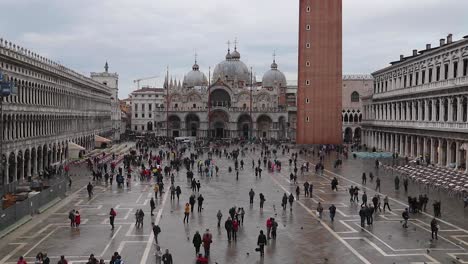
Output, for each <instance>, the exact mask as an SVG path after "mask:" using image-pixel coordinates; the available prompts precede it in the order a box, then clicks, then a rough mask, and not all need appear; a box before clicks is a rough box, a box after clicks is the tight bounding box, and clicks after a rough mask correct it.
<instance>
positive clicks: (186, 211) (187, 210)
mask: <svg viewBox="0 0 468 264" xmlns="http://www.w3.org/2000/svg"><path fill="white" fill-rule="evenodd" d="M189 215H190V204H189V203H186V204H185V207H184V220H183V223H185V220H187V224H188V221H189Z"/></svg>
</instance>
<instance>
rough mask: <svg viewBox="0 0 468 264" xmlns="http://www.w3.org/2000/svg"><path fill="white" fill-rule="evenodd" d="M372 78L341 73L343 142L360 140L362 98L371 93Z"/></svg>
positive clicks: (357, 141)
mask: <svg viewBox="0 0 468 264" xmlns="http://www.w3.org/2000/svg"><path fill="white" fill-rule="evenodd" d="M373 83H374V78H372V76H371V75H365V74H354V75H343V89H342V99H341V102H342V107H343V110H342V131H343V142H344V143H359V142H361V134H362V131H361V123H362V115H363V109H362V100H361V97H363V96H369V95H370V94H372V86H373Z"/></svg>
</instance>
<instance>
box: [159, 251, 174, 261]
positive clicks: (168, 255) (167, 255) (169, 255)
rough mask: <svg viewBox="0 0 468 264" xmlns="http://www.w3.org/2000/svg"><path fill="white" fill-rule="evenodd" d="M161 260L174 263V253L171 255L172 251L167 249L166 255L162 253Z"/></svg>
mask: <svg viewBox="0 0 468 264" xmlns="http://www.w3.org/2000/svg"><path fill="white" fill-rule="evenodd" d="M161 260H162V262H163V264H173V262H172V255H171V253H169V249H166V253H164V255H162V259H161Z"/></svg>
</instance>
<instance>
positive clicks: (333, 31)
mask: <svg viewBox="0 0 468 264" xmlns="http://www.w3.org/2000/svg"><path fill="white" fill-rule="evenodd" d="M299 2H300V4H299V60H298V63H299V65H298V91H297V128H296V133H297V134H296V142H297V143H298V144H341V143H342V141H343V140H342V132H341V130H342V128H341V109H342V108H341V96H342V95H341V89H342V0H299Z"/></svg>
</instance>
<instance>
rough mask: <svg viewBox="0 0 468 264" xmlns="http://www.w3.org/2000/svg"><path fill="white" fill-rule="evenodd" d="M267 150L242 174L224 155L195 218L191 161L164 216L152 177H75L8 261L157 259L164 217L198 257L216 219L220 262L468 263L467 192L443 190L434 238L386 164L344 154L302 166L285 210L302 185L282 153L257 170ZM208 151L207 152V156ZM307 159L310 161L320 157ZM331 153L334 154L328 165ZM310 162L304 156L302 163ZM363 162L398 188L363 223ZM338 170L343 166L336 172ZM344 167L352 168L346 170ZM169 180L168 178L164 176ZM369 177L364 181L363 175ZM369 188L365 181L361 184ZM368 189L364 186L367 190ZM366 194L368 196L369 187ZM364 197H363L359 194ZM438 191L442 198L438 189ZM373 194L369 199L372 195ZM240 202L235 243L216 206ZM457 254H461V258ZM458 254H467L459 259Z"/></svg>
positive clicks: (9, 242) (10, 245) (8, 247)
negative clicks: (260, 247) (320, 210)
mask: <svg viewBox="0 0 468 264" xmlns="http://www.w3.org/2000/svg"><path fill="white" fill-rule="evenodd" d="M259 156H260V155H259V152H258V150H257V152H256V153H251V152H247V156H246V157H243V158H242V159H244V161H245V163H246V165H245V170H241V171H240V175H239V180H236V179H235V172H232V173H229V172H228V171H227V168H228V166H232V167H233V164H232V160H226V159H225V158H224V157H223V158H222V159H218V158H215V162H216V164H217V165H218V166H219V167H220V172H219V175H218V176H215V177H212V178H208V177H199V176H198V175H196V178H197V179H198V178H200V180H201V184H202V185H201V190H200V193H201V194H203V196H204V197H205V202H204V209H203V211H202V212H201V213H197V212H196V208H195V210H194V213H193V214H191V215H190V223H189V224H185V225H184V224H183V223H182V219H183V211H184V204H185V202H187V201H188V197H189V196H190V194H191V190H190V184H189V183H188V182H187V181H186V177H185V170H181V171H180V173H179V175H176V177H175V178H176V179H175V181H176V184H175V185H176V186H177V185H180V186H181V188H182V195H181V199H180V201H177V200H175V201H171V200H170V199H169V197H167V194H168V192H167V191H166V195H165V196H164V197H163V198H161V197H159V198H158V199H157V200H156V203H157V207H156V211H155V216H154V217H151V216H150V212H149V210H150V208H149V199H150V198H151V196H152V195H153V191H152V187H151V185H150V184H149V183H146V182H139V181H133V182H132V186H131V188H129V189H126V188H125V189H117V187H116V186H115V182H114V185H113V186H105V185H100V186H96V189H95V195H94V197H93V198H92V199H88V197H87V192H86V190H85V189H84V188H78V186H79V187H81V186H85V183H86V181H87V176H86V175H84V174H83V173H84V172H82V174H81V175H80V176H78V177H82V179H81V180H75V183H74V185H75V186H76V187H74V188H75V189H74V193H73V194H72V195H70V196H69V197H68V198H67V199H66V200H64V201H63V202H61V203H59V204H58V205H56V206H55V207H53V208H51V209H49V210H48V211H47V212H46V213H44V214H43V215H40V216H39V217H38V218H35V219H34V220H33V221H32V222H31V223H28V224H27V225H25V226H24V227H21V228H20V229H18V230H16V231H15V232H13V233H12V234H10V235H8V236H7V237H5V238H4V239H2V241H1V242H0V264H4V263H5V264H6V263H16V261H17V259H18V257H19V256H20V255H24V256H25V257H26V259H27V261H28V262H29V263H31V262H33V260H34V256H35V255H36V254H37V252H40V251H42V252H47V253H48V255H49V257H51V259H52V263H56V262H57V258H58V257H59V256H60V255H62V254H63V255H65V256H66V257H67V259H68V260H69V263H86V261H87V258H88V257H89V255H90V254H91V253H94V254H95V255H96V256H97V257H98V258H101V257H102V258H104V259H105V260H106V263H108V260H109V258H110V256H111V255H112V253H113V252H114V251H118V252H119V253H120V254H121V255H122V256H123V258H124V260H126V263H132V264H133V263H141V264H145V263H156V259H155V256H154V243H153V235H152V232H151V222H152V221H156V222H157V223H159V225H160V226H161V229H162V233H161V234H160V236H159V242H160V245H161V248H162V250H165V249H166V248H168V249H170V251H171V253H172V255H173V257H174V261H175V263H194V259H195V251H194V247H193V245H192V242H191V241H192V237H193V234H194V233H195V231H197V230H198V231H200V233H201V234H203V232H204V231H205V229H206V228H209V229H210V231H211V233H212V234H213V244H212V247H211V258H210V259H211V263H220V264H221V263H278V264H280V263H281V264H282V263H424V262H426V263H452V262H453V261H455V262H453V263H467V262H468V253H467V251H466V248H467V246H468V232H467V230H466V229H467V228H468V223H467V222H468V221H466V219H467V218H468V217H467V213H466V211H463V208H462V206H461V205H460V203H461V202H460V201H451V200H450V198H448V197H445V198H444V196H443V195H441V199H442V198H443V199H446V200H443V202H442V204H443V205H444V204H445V205H446V206H445V207H446V208H445V207H443V210H442V215H443V218H442V221H441V222H440V226H441V231H440V232H439V240H438V241H434V242H432V241H430V235H431V234H430V226H429V223H430V220H431V216H430V215H429V214H418V215H411V220H410V224H409V226H410V227H409V228H408V229H403V228H402V227H401V223H400V220H401V212H402V210H403V209H404V208H405V206H406V205H405V202H404V201H406V196H405V195H406V194H404V193H402V192H403V191H402V190H400V192H399V193H396V192H395V191H393V189H392V188H393V184H392V178H391V176H390V175H385V173H384V172H381V171H380V172H377V171H375V169H374V168H373V162H372V161H363V160H351V159H350V160H345V161H344V164H343V167H342V168H339V169H331V171H326V172H325V174H324V175H321V176H320V175H314V174H313V173H312V172H311V173H308V174H306V175H304V176H301V175H300V173H299V175H298V180H299V186H300V187H301V196H300V197H299V199H298V200H296V201H295V202H294V205H293V210H292V211H290V210H289V206H288V209H287V210H285V211H283V210H282V209H281V206H280V203H281V201H280V200H281V197H282V195H283V193H285V192H293V193H294V194H295V187H296V185H294V184H291V183H290V182H289V176H288V175H289V173H290V168H289V166H288V162H287V159H288V158H289V157H279V159H280V160H281V161H282V164H283V169H282V171H281V172H280V173H279V172H275V173H269V172H267V170H266V169H264V171H263V173H262V177H261V178H256V177H255V176H254V173H253V170H252V168H251V160H252V158H255V159H258V157H259ZM205 157H206V156H205ZM300 158H301V159H303V158H305V159H308V160H310V161H311V162H315V160H314V159H313V158H312V157H310V156H308V157H300ZM330 162H332V160H331V159H330V160H328V161H327V166H326V168H330V166H329V165H328V164H329V163H330ZM300 164H301V162H298V166H300ZM362 171H374V174H377V173H380V174H381V175H380V176H381V178H382V192H383V193H385V194H388V195H389V196H391V197H393V198H392V199H391V202H390V206H391V207H392V210H393V211H392V212H386V213H381V214H378V215H377V216H376V217H375V218H374V225H373V226H371V227H366V228H365V229H361V228H360V220H359V216H358V210H359V206H358V205H356V204H350V202H349V195H348V191H347V188H348V187H349V186H350V185H356V182H358V181H359V182H360V175H361V173H362ZM335 173H336V174H335ZM342 175H344V176H342ZM334 176H336V177H338V180H339V183H340V184H339V191H338V192H335V191H331V188H330V181H331V178H332V177H334ZM305 180H307V181H309V182H313V184H314V197H313V198H306V197H304V196H303V193H302V191H303V190H302V183H303V182H304V181H305ZM165 181H166V182H165V186H166V189H167V188H168V186H169V183H168V180H167V179H165ZM359 186H360V184H359ZM367 187H369V190H367V193H368V196H369V197H371V196H373V194H374V192H373V191H372V190H371V189H373V187H374V184H373V183H370V182H369V180H368V183H367ZM250 188H253V189H254V191H255V193H256V195H255V200H254V205H253V206H249V201H248V200H249V198H248V192H249V190H250ZM360 188H361V190H362V189H363V188H364V187H360ZM409 190H410V193H411V195H412V196H416V195H417V194H418V191H419V190H418V187H417V186H413V185H410V189H409ZM259 193H263V194H265V197H266V203H265V208H264V210H263V211H261V210H260V209H259V201H258V195H259ZM361 193H362V192H361ZM361 193H360V195H361ZM359 198H360V199H361V197H359ZM438 199H439V198H438ZM319 201H320V202H321V203H322V204H323V207H324V212H325V213H324V217H323V220H322V221H319V219H318V218H317V216H316V214H315V209H316V205H317V203H318V202H319ZM369 201H370V199H369ZM332 203H333V204H335V205H336V207H337V209H338V210H337V215H336V218H335V222H334V223H331V222H330V219H329V217H328V207H329V206H330V204H332ZM232 206H238V207H239V206H240V207H244V209H245V212H246V215H245V224H244V226H243V227H241V228H240V230H239V233H238V240H237V242H236V243H234V242H231V243H228V241H227V237H226V232H225V230H224V228H223V224H222V226H221V228H220V229H218V228H217V224H216V223H217V219H216V213H217V211H218V210H219V209H221V211H222V213H223V220H222V223H224V221H225V220H226V218H227V216H228V210H229V208H231V207H232ZM111 207H113V208H115V209H116V211H117V214H118V215H117V217H116V220H115V230H114V231H111V229H110V225H109V220H108V212H109V209H110V208H111ZM140 208H141V209H143V210H144V211H145V219H144V226H143V228H142V229H137V228H135V225H134V219H135V218H134V213H135V211H136V210H137V209H140ZM71 209H77V210H79V211H80V214H81V218H82V224H81V226H80V228H79V229H74V228H70V226H69V223H68V219H67V216H68V212H69V211H70V210H71ZM268 217H275V219H276V220H277V221H278V222H279V227H278V237H277V240H276V241H272V240H270V241H271V243H269V245H268V246H267V247H266V250H265V257H264V259H260V257H259V254H258V253H257V252H255V251H254V248H255V247H256V242H257V236H258V233H259V230H260V229H263V230H265V229H266V228H265V222H266V219H267V218H268ZM457 258H458V260H457ZM457 261H458V262H457Z"/></svg>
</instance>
